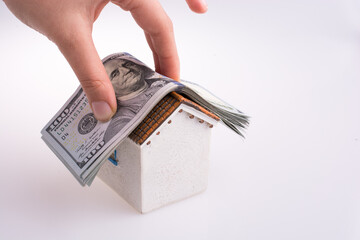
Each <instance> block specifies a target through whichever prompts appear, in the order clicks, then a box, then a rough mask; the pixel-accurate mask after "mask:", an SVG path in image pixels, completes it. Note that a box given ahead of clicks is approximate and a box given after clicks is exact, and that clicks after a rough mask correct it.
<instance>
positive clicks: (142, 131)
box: [129, 92, 219, 145]
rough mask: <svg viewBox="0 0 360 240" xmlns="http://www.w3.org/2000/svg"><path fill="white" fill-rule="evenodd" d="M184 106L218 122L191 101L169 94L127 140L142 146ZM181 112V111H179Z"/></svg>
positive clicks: (217, 118) (173, 93) (176, 94)
mask: <svg viewBox="0 0 360 240" xmlns="http://www.w3.org/2000/svg"><path fill="white" fill-rule="evenodd" d="M181 103H183V104H186V105H188V106H190V107H193V108H194V109H196V110H198V111H200V112H202V113H204V114H206V115H207V116H208V117H210V118H213V119H215V120H216V121H219V117H217V116H216V115H215V114H213V113H211V112H209V111H208V110H206V109H205V108H203V107H201V106H199V105H198V104H196V103H194V102H193V101H191V100H189V99H187V98H185V97H183V96H181V95H180V94H178V93H175V92H171V93H169V94H168V95H166V96H165V97H164V98H163V99H161V101H160V102H159V103H158V104H157V105H156V106H155V107H154V108H153V109H152V110H151V111H150V113H149V114H148V115H147V116H146V117H145V118H144V120H143V121H142V122H141V123H140V124H139V125H138V126H137V127H136V128H135V129H134V131H132V133H131V134H130V135H129V138H130V139H131V140H133V141H134V142H135V143H137V144H140V145H141V144H143V143H144V142H145V141H146V139H147V138H148V137H149V136H151V134H152V133H154V131H155V130H156V129H157V128H158V127H159V126H161V124H162V123H163V122H165V120H166V119H167V118H168V117H169V116H170V115H171V114H172V113H173V112H174V111H175V110H176V109H177V108H178V107H179V106H180V104H181ZM180 111H181V110H180Z"/></svg>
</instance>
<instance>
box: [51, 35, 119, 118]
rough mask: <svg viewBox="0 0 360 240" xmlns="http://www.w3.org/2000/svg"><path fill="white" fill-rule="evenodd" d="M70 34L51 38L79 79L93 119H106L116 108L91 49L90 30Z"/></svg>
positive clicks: (100, 64)
mask: <svg viewBox="0 0 360 240" xmlns="http://www.w3.org/2000/svg"><path fill="white" fill-rule="evenodd" d="M78 31H81V29H80V30H78ZM73 35H74V36H73ZM73 35H72V36H71V37H67V38H66V40H61V41H55V42H56V44H57V45H58V47H59V49H60V51H61V52H62V54H63V55H64V56H65V58H66V60H67V61H68V62H69V64H70V65H71V67H72V69H73V70H74V72H75V74H76V76H77V78H78V79H79V81H80V83H81V86H82V88H83V89H84V91H85V93H86V96H87V98H88V100H89V102H90V106H91V108H92V110H93V112H94V115H95V117H96V119H98V120H99V121H102V122H105V121H108V120H110V118H111V117H112V116H113V115H114V113H115V112H116V98H115V93H114V89H113V86H112V84H111V82H110V80H109V77H108V75H107V73H106V70H105V68H104V65H103V64H102V62H101V60H100V57H99V55H98V53H97V51H96V49H95V46H94V43H93V40H92V37H91V33H81V32H78V33H74V34H73Z"/></svg>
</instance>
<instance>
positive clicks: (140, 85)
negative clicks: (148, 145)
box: [104, 56, 168, 142]
mask: <svg viewBox="0 0 360 240" xmlns="http://www.w3.org/2000/svg"><path fill="white" fill-rule="evenodd" d="M104 66H105V69H106V72H107V74H108V76H109V78H110V81H111V83H112V85H113V87H114V91H115V95H116V99H117V112H116V113H115V115H114V116H113V118H112V119H111V122H110V124H109V127H108V128H107V130H106V132H105V135H104V141H105V142H107V141H108V140H109V139H111V138H112V137H113V136H114V135H115V134H117V133H118V132H119V131H120V130H121V129H122V128H123V127H124V126H125V125H126V124H127V123H128V122H129V121H130V120H131V119H133V118H134V116H135V115H136V114H137V113H138V112H139V111H140V110H141V109H142V107H143V106H144V105H145V103H146V102H147V101H148V100H149V99H150V98H151V97H152V96H153V95H154V94H155V93H156V92H157V91H158V90H159V89H160V88H161V87H163V86H164V85H166V84H167V83H168V81H165V79H166V78H165V77H162V76H161V75H159V74H157V73H155V72H154V71H153V70H151V69H150V68H148V67H147V66H144V65H143V64H141V63H138V62H136V60H135V59H126V58H119V57H117V56H114V57H113V58H109V59H106V60H104Z"/></svg>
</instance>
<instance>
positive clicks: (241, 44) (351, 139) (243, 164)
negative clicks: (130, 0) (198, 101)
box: [0, 0, 360, 240]
mask: <svg viewBox="0 0 360 240" xmlns="http://www.w3.org/2000/svg"><path fill="white" fill-rule="evenodd" d="M162 3H163V6H164V8H165V9H166V11H167V12H168V14H169V16H170V17H171V18H172V20H173V23H174V27H175V33H176V40H177V45H178V50H179V54H180V60H181V67H182V68H181V69H182V70H181V74H182V78H183V79H188V80H190V81H195V82H198V83H200V84H201V85H203V86H205V87H207V88H208V89H209V90H211V91H212V92H214V93H215V94H216V95H218V96H220V97H222V98H223V99H225V100H226V101H227V102H230V103H232V104H233V105H235V106H236V107H238V108H239V109H241V110H242V111H244V112H245V113H247V114H248V115H250V116H251V125H250V127H249V129H248V130H247V131H246V139H245V140H243V139H241V138H240V137H238V136H236V135H235V134H233V133H232V132H231V131H230V130H228V129H226V128H225V127H223V126H218V127H217V128H216V129H214V131H213V138H212V148H211V153H210V156H211V159H210V160H211V171H210V176H209V186H208V189H207V191H206V192H204V193H202V194H200V195H197V196H195V197H193V198H190V199H187V200H185V201H182V202H179V203H176V204H172V205H170V206H167V207H165V208H162V209H159V210H156V211H154V212H151V213H149V214H146V215H141V214H138V213H137V212H136V211H135V210H134V209H132V208H131V207H130V206H129V205H128V204H127V203H126V202H124V201H123V200H122V199H121V198H119V197H118V196H117V195H116V193H115V192H113V191H112V190H111V189H110V188H108V187H107V186H106V185H105V184H104V183H103V182H101V181H100V180H99V179H96V180H95V182H94V184H93V185H92V186H91V187H90V188H88V187H85V188H82V187H81V186H80V185H79V184H78V183H77V182H76V180H75V179H74V178H73V176H72V175H71V174H70V173H69V172H68V170H67V169H66V168H65V167H64V166H63V165H62V163H61V162H60V161H59V160H58V159H57V158H56V157H55V155H54V154H53V153H52V152H51V150H50V149H49V148H48V147H47V146H46V145H45V144H44V142H42V140H41V139H40V130H41V129H42V127H43V126H44V125H45V124H46V123H47V122H48V121H49V120H50V118H51V117H52V116H53V115H54V114H55V113H56V111H58V109H59V108H60V107H61V106H62V104H63V103H64V102H65V101H66V100H67V99H68V97H69V96H70V95H71V94H72V93H73V91H74V90H75V89H76V87H77V86H78V82H77V80H76V77H75V75H74V74H73V72H72V70H71V68H70V67H69V65H68V64H67V62H66V61H65V59H64V58H63V56H62V55H61V54H60V52H59V51H58V50H57V48H56V46H55V45H54V44H53V43H51V42H50V41H48V40H47V39H46V37H43V36H42V35H40V34H39V33H37V32H35V31H33V30H31V29H30V28H28V27H26V26H25V25H23V24H21V23H20V22H19V21H18V20H17V19H16V18H15V17H14V16H12V14H11V13H10V12H9V11H8V10H7V8H6V7H5V5H4V3H3V2H2V1H1V2H0V83H1V84H0V135H1V138H0V154H1V160H0V191H1V196H0V239H185V238H187V239H220V238H223V239H276V240H279V239H327V240H330V239H339V240H347V239H360V14H359V13H360V1H359V0H337V1H335V0H334V1H329V0H311V1H310V0H293V1H285V0H283V1H280V0H278V1H266V0H263V1H261V0H246V1H245V0H244V1H235V0H234V1H230V0H228V1H215V0H209V1H208V3H209V12H208V13H207V14H205V15H196V14H194V13H192V12H190V10H188V9H187V6H186V3H185V1H181V0H178V1H176V2H175V1H170V0H168V1H165V0H164V1H162ZM94 39H95V44H96V46H97V49H98V52H99V54H100V56H101V57H105V56H106V55H108V54H111V53H114V52H120V51H127V52H129V53H131V54H133V55H134V56H136V57H137V58H139V59H140V60H142V61H144V62H145V63H147V64H148V65H149V66H153V63H152V56H151V52H150V50H149V48H148V47H147V45H146V41H145V38H144V37H143V33H142V31H141V30H140V28H138V27H137V26H136V25H135V23H134V21H133V20H132V18H131V17H130V15H129V13H126V12H123V11H122V10H121V9H119V8H117V7H115V6H113V5H108V6H107V7H106V8H105V9H104V11H103V13H102V14H101V15H100V17H99V19H98V21H97V22H96V24H95V26H94Z"/></svg>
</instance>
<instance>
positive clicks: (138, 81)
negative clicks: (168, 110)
mask: <svg viewBox="0 0 360 240" xmlns="http://www.w3.org/2000/svg"><path fill="white" fill-rule="evenodd" d="M103 64H104V66H105V69H106V71H107V73H108V75H109V78H110V80H111V83H112V85H113V87H114V90H115V94H116V98H117V105H118V108H117V112H116V113H115V115H114V116H113V118H112V119H111V120H110V121H108V122H106V123H103V122H99V121H97V120H96V118H95V117H94V114H93V113H92V111H91V108H90V104H89V101H88V99H87V97H86V95H85V93H84V91H83V89H82V88H81V87H79V88H78V89H77V90H76V91H75V93H74V94H73V95H72V96H71V97H70V99H69V100H68V101H67V102H66V103H65V105H64V106H63V107H62V108H61V109H60V110H59V111H58V112H57V113H56V115H55V116H54V117H53V118H52V119H51V121H50V122H49V123H48V124H46V126H45V127H44V128H43V129H42V131H41V134H42V139H43V140H44V141H45V142H46V144H47V145H48V146H49V148H50V149H51V150H52V151H53V152H54V153H55V154H56V155H57V157H58V158H59V159H60V160H61V161H62V162H63V163H64V165H65V166H66V167H67V168H68V169H69V171H70V172H71V173H72V174H73V175H74V176H75V178H76V179H77V180H78V181H79V182H80V184H81V185H83V186H84V185H85V184H87V185H90V184H91V183H92V181H93V179H94V178H95V177H96V174H97V172H98V171H99V169H100V167H101V165H102V163H103V162H104V161H105V160H106V159H107V158H108V157H109V156H110V155H111V153H112V152H113V151H114V149H115V148H116V147H117V146H118V145H119V144H120V143H121V141H122V140H124V139H125V138H126V137H127V136H128V135H129V134H130V133H131V132H132V131H133V130H134V129H135V128H136V126H137V125H138V124H139V123H140V122H141V121H142V120H143V119H144V118H145V117H146V115H147V114H148V113H149V112H150V111H151V109H152V108H153V107H154V106H155V105H156V104H157V103H158V102H159V101H160V100H161V99H162V98H163V97H164V96H165V95H167V94H168V93H170V92H172V91H176V92H178V93H180V94H182V95H185V96H187V97H188V98H190V99H191V100H192V101H194V102H196V103H197V104H199V105H200V106H202V107H204V108H206V109H208V110H209V111H210V112H212V113H214V114H215V115H217V116H218V117H219V118H220V120H221V122H222V123H223V124H225V125H226V126H227V127H229V128H230V129H232V130H233V131H234V132H236V133H237V134H239V135H241V136H243V135H242V131H243V129H244V128H245V127H246V126H247V125H248V123H249V122H248V117H247V116H246V115H244V114H243V113H242V112H240V111H239V110H237V109H236V108H234V107H232V106H231V105H230V104H227V103H225V102H224V101H222V100H221V99H219V98H218V97H216V96H215V95H213V94H211V93H210V92H209V91H207V90H206V89H204V88H203V87H201V86H199V85H197V84H195V83H192V82H189V81H184V80H181V81H180V82H178V81H174V80H172V79H170V78H167V77H165V76H162V75H160V74H158V73H156V72H154V71H153V70H151V69H150V68H148V67H147V66H146V65H144V64H143V63H142V62H141V61H139V60H137V59H136V58H134V57H133V56H132V55H130V54H128V53H116V54H112V55H110V56H108V57H106V58H105V59H103Z"/></svg>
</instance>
